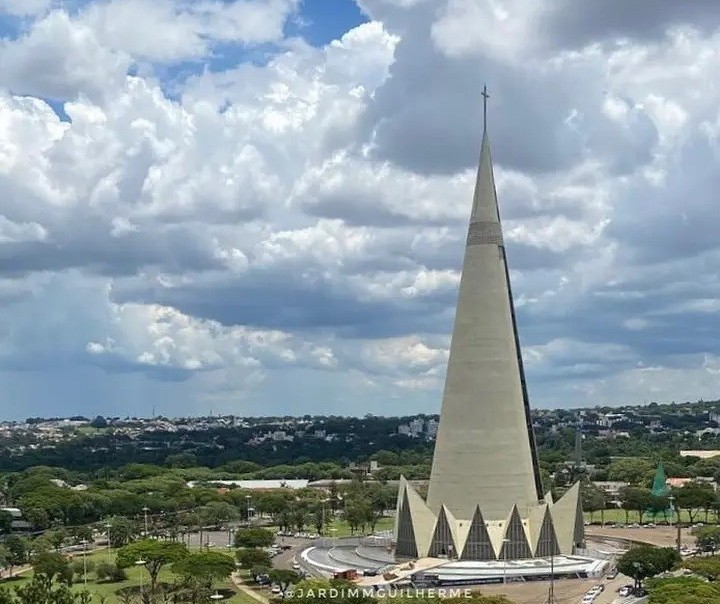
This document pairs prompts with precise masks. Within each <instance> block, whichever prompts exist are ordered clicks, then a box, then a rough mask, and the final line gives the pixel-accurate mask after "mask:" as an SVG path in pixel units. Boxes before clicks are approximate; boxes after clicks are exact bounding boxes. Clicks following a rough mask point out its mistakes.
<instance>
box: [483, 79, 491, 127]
mask: <svg viewBox="0 0 720 604" xmlns="http://www.w3.org/2000/svg"><path fill="white" fill-rule="evenodd" d="M482 97H483V133H485V132H486V131H487V102H488V99H489V98H490V95H489V94H488V91H487V85H483V91H482Z"/></svg>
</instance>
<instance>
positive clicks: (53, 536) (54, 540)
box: [44, 528, 68, 551]
mask: <svg viewBox="0 0 720 604" xmlns="http://www.w3.org/2000/svg"><path fill="white" fill-rule="evenodd" d="M44 537H45V538H46V539H47V540H48V542H49V543H50V544H51V545H52V546H53V548H55V550H56V551H57V550H59V549H60V548H61V547H62V546H63V543H65V541H67V538H68V534H67V531H66V530H65V529H64V528H55V529H52V530H49V531H47V532H46V533H45V535H44Z"/></svg>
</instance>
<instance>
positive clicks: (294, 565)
mask: <svg viewBox="0 0 720 604" xmlns="http://www.w3.org/2000/svg"><path fill="white" fill-rule="evenodd" d="M292 567H293V570H298V569H299V568H300V565H299V564H298V563H297V562H293V565H292Z"/></svg>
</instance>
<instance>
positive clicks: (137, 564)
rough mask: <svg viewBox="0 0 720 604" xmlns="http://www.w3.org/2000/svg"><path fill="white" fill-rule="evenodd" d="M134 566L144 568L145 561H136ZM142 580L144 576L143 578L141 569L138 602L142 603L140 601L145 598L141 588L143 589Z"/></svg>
mask: <svg viewBox="0 0 720 604" xmlns="http://www.w3.org/2000/svg"><path fill="white" fill-rule="evenodd" d="M135 566H145V560H142V559H141V560H136V561H135ZM143 578H144V576H143V572H142V569H141V570H140V601H142V600H144V599H145V598H144V597H143V591H144V590H143V587H144V584H143Z"/></svg>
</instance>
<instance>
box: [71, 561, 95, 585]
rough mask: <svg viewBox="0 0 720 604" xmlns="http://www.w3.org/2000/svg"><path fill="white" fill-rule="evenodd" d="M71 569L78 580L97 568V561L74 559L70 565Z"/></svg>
mask: <svg viewBox="0 0 720 604" xmlns="http://www.w3.org/2000/svg"><path fill="white" fill-rule="evenodd" d="M70 569H71V571H72V573H73V575H74V576H75V577H77V579H78V580H80V579H82V578H83V576H84V575H85V574H86V573H91V572H92V571H93V570H95V562H94V561H93V560H82V559H80V560H74V561H73V562H72V564H71V565H70Z"/></svg>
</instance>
